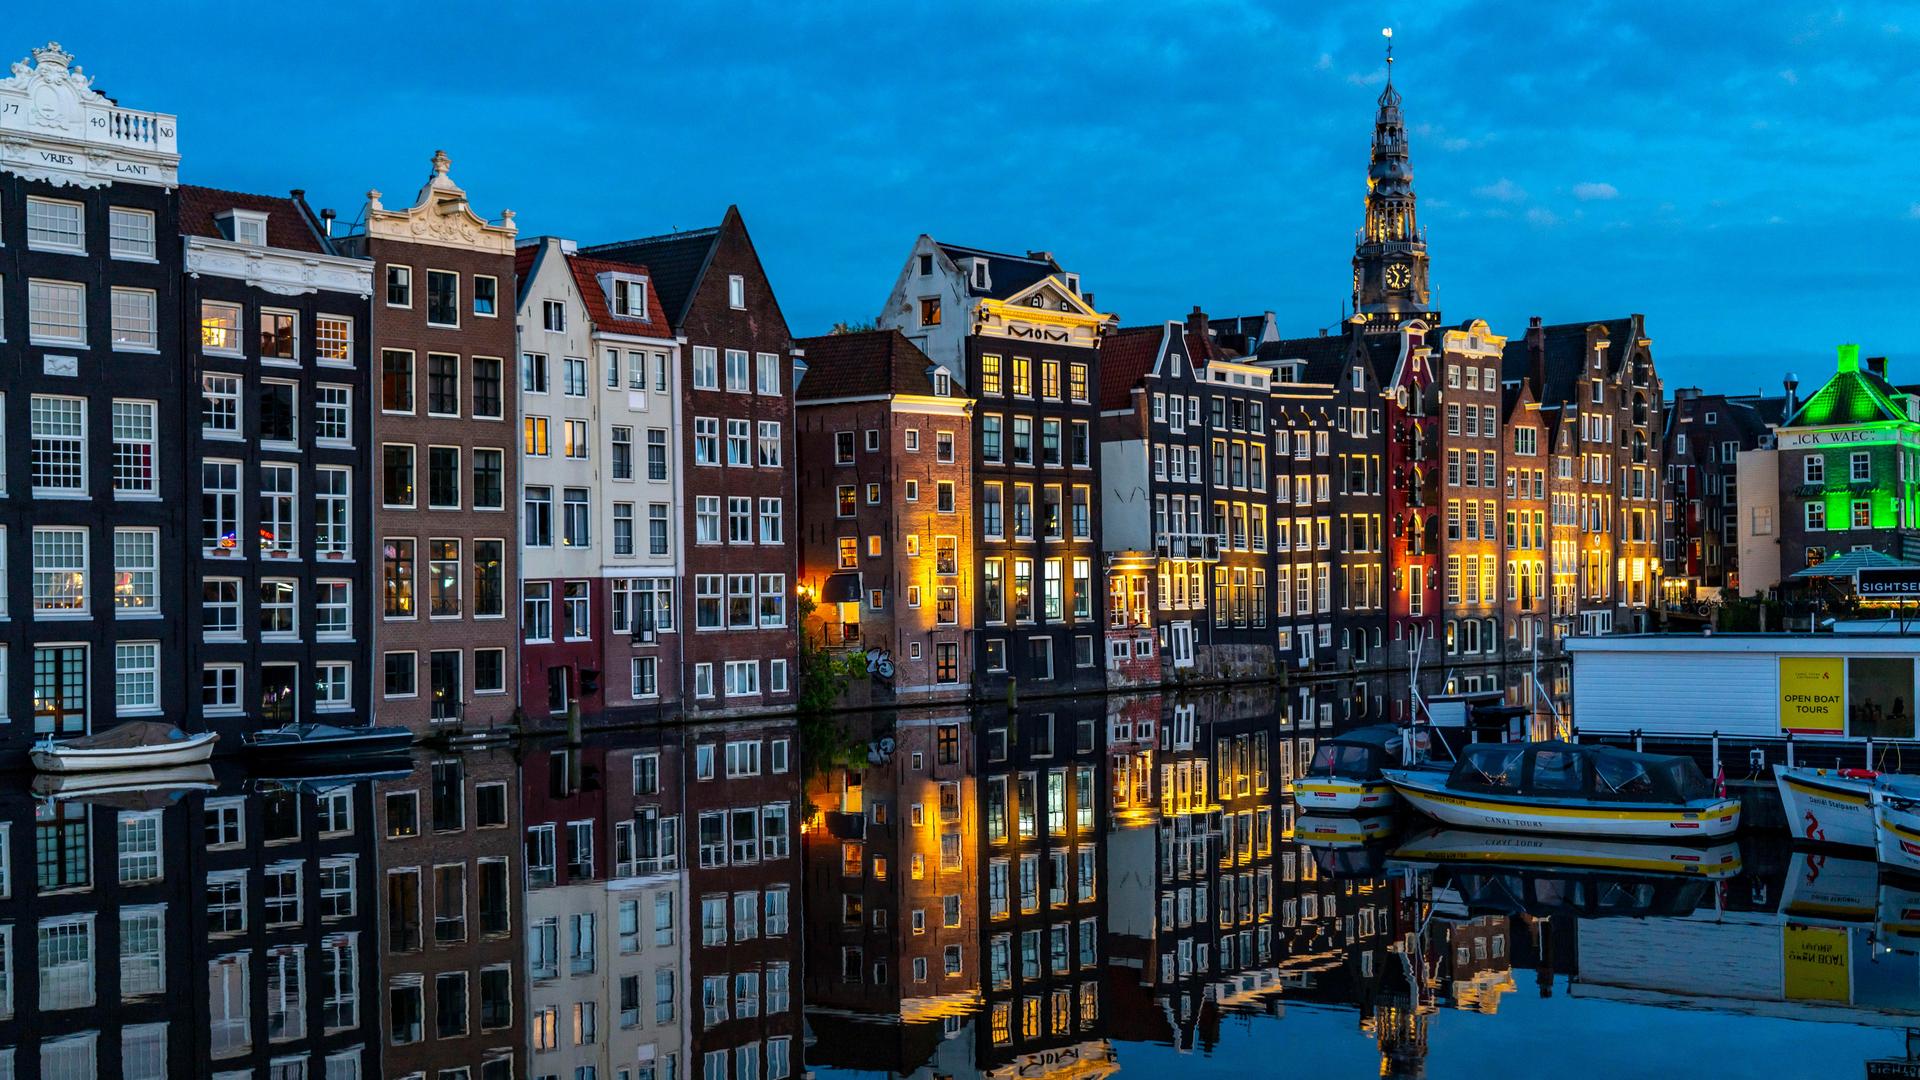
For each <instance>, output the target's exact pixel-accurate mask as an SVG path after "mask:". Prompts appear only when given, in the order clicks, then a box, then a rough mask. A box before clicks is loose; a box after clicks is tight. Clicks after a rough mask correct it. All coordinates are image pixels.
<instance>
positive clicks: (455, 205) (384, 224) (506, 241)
mask: <svg viewBox="0 0 1920 1080" xmlns="http://www.w3.org/2000/svg"><path fill="white" fill-rule="evenodd" d="M451 166H452V159H450V158H448V157H447V152H446V151H445V150H435V151H434V152H433V171H432V173H430V174H429V175H428V177H427V182H426V183H425V184H424V185H422V186H421V188H420V194H419V195H418V196H416V197H415V198H414V203H413V206H411V207H409V208H408V209H405V210H389V209H387V208H386V207H385V206H383V205H382V204H381V202H380V192H379V191H377V190H376V191H369V192H367V206H366V212H365V216H366V222H367V235H368V236H369V237H381V238H384V239H388V240H402V241H406V242H408V243H415V244H439V245H442V246H445V247H455V248H467V249H469V250H477V251H490V252H493V253H494V254H497V255H511V254H513V241H514V236H515V235H516V234H517V233H518V231H519V229H518V226H516V225H515V224H514V220H513V211H511V210H505V211H502V212H501V215H500V216H501V222H500V224H498V225H495V224H493V223H492V222H489V221H488V220H487V219H486V218H483V217H481V216H480V215H478V214H476V213H474V212H473V207H472V206H471V205H469V204H468V202H467V193H466V192H465V191H464V190H462V189H461V187H460V185H458V184H456V183H454V182H453V178H452V177H451V176H449V175H448V172H449V170H450V168H451Z"/></svg>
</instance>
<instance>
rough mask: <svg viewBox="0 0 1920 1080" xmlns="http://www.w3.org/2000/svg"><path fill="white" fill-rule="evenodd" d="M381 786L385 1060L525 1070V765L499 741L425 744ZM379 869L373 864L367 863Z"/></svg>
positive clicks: (416, 1065) (490, 1072) (402, 1070)
mask: <svg viewBox="0 0 1920 1080" xmlns="http://www.w3.org/2000/svg"><path fill="white" fill-rule="evenodd" d="M411 764H412V768H411V771H409V772H406V773H404V774H403V775H399V776H396V777H393V778H390V779H384V780H381V781H379V782H378V783H377V784H375V785H374V792H375V798H376V799H377V801H378V805H379V807H380V814H381V816H380V819H379V823H380V825H379V830H380V831H379V833H378V835H377V837H376V847H377V849H378V851H379V864H378V873H379V875H380V877H379V879H378V880H379V888H380V890H381V896H382V897H383V899H382V906H381V909H380V910H381V911H382V913H383V917H382V919H381V921H380V939H379V946H380V952H379V959H380V974H381V976H382V979H383V981H382V983H381V986H380V989H381V998H380V1002H381V1004H380V1018H381V1020H382V1021H383V1025H384V1027H385V1030H386V1031H387V1032H388V1035H389V1040H388V1042H389V1045H388V1047H387V1049H386V1050H385V1051H384V1055H383V1062H382V1064H383V1067H384V1068H385V1069H386V1070H387V1071H388V1072H389V1073H391V1074H393V1075H396V1076H404V1075H407V1074H408V1073H409V1072H412V1071H415V1070H429V1069H457V1068H466V1069H468V1070H470V1073H471V1075H473V1076H475V1077H484V1078H486V1080H493V1078H495V1077H510V1076H514V1075H518V1074H520V1073H521V1072H522V1070H520V1069H517V1068H515V1067H514V1059H515V1058H516V1057H519V1056H520V1055H521V1054H523V1053H524V1049H523V1048H524V1047H525V1045H526V1026H525V1012H526V1009H525V1007H524V1004H523V998H522V994H523V993H524V987H523V986H522V985H521V983H522V977H521V976H520V975H517V974H516V970H517V968H518V964H519V961H520V958H521V955H522V954H521V940H520V934H519V927H518V924H517V921H516V920H517V918H518V916H519V912H518V911H517V910H516V909H517V908H518V906H519V905H518V904H517V903H515V901H514V894H515V893H516V892H518V891H519V889H520V876H519V874H520V869H521V868H520V865H519V863H520V857H519V850H520V774H519V767H518V765H517V764H516V763H515V761H514V759H513V757H512V755H510V754H508V753H507V752H505V751H501V750H492V751H481V752H477V753H469V754H433V755H420V756H417V757H415V758H414V759H413V760H412V762H411ZM367 872H368V873H369V874H372V873H374V870H373V869H372V868H369V870H368V871H367Z"/></svg>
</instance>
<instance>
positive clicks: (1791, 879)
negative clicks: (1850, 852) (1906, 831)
mask: <svg viewBox="0 0 1920 1080" xmlns="http://www.w3.org/2000/svg"><path fill="white" fill-rule="evenodd" d="M1879 888H1880V868H1879V867H1878V866H1876V865H1874V863H1873V861H1872V860H1870V859H1850V858H1844V857H1841V856H1838V855H1828V854H1826V853H1824V852H1818V851H1796V852H1794V853H1793V865H1792V867H1791V868H1790V869H1789V870H1788V871H1787V881H1786V884H1785V886H1783V887H1782V889H1781V894H1780V914H1781V915H1783V916H1786V917H1788V918H1790V919H1792V920H1793V921H1795V922H1808V923H1811V922H1835V923H1857V922H1865V921H1866V920H1868V919H1870V918H1872V917H1873V908H1874V896H1875V894H1876V893H1877V892H1878V890H1879Z"/></svg>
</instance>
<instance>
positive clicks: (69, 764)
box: [27, 720, 220, 773]
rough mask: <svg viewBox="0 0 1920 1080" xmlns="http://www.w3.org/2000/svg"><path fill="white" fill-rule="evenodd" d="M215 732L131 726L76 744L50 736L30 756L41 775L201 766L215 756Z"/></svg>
mask: <svg viewBox="0 0 1920 1080" xmlns="http://www.w3.org/2000/svg"><path fill="white" fill-rule="evenodd" d="M219 739H220V736H219V734H218V733H217V732H212V731H201V732H196V733H194V734H191V735H189V734H187V733H186V732H184V731H181V730H180V729H179V728H177V727H175V726H173V725H172V724H167V723H162V722H159V721H153V720H133V721H129V722H128V723H125V724H120V725H118V726H115V727H111V728H108V729H107V730H105V731H101V732H96V733H95V734H92V735H83V736H80V737H79V738H75V739H55V738H53V737H52V736H48V737H47V738H46V739H45V740H44V741H42V742H40V743H39V744H37V745H35V746H34V747H33V749H32V750H30V751H28V754H27V756H28V757H29V758H31V759H32V761H33V767H34V768H36V769H39V770H40V771H41V772H55V773H73V772H96V771H100V770H105V769H158V768H165V767H168V766H173V765H197V764H201V763H204V762H205V761H206V760H207V759H208V758H210V757H212V756H213V744H214V743H216V742H218V741H219Z"/></svg>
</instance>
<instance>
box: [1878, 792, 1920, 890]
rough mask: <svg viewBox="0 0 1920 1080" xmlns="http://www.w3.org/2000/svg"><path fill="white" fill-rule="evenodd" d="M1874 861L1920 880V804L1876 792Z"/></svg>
mask: <svg viewBox="0 0 1920 1080" xmlns="http://www.w3.org/2000/svg"><path fill="white" fill-rule="evenodd" d="M1873 826H1874V841H1875V842H1874V857H1875V858H1876V859H1878V860H1879V862H1880V865H1881V866H1884V867H1886V868H1888V869H1890V870H1897V871H1899V872H1901V873H1903V874H1907V875H1909V876H1914V877H1920V804H1916V803H1912V802H1909V801H1907V800H1905V799H1893V798H1889V797H1888V795H1887V793H1886V792H1885V791H1883V790H1881V789H1878V788H1876V789H1874V792H1873Z"/></svg>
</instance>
